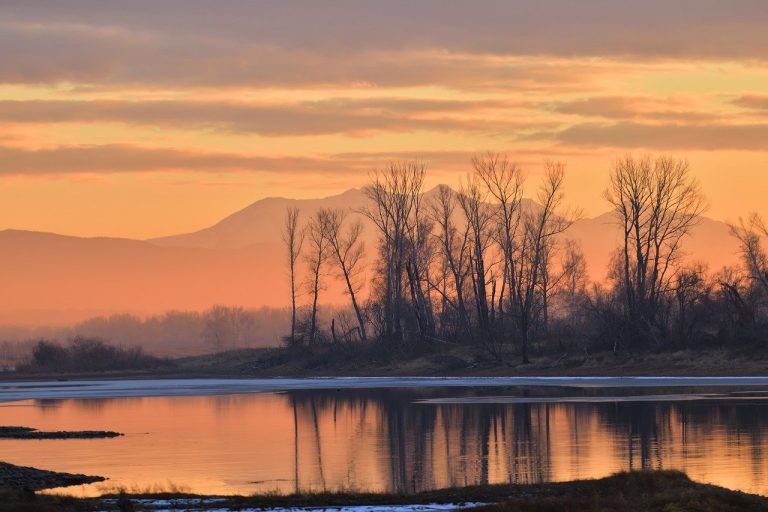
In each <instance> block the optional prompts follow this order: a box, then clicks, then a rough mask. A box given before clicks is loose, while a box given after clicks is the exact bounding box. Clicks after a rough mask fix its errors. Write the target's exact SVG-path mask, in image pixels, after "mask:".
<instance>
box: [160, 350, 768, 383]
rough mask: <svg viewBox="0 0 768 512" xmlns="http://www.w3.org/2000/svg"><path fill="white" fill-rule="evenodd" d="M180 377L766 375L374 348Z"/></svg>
mask: <svg viewBox="0 0 768 512" xmlns="http://www.w3.org/2000/svg"><path fill="white" fill-rule="evenodd" d="M175 366H176V370H178V371H180V372H182V373H187V374H209V375H231V376H241V377H275V376H300V377H308V376H334V375H348V376H371V375H377V376H515V375H521V376H535V375H541V376H558V375H568V376H596V375H611V376H622V375H654V376H699V375H701V376H739V375H766V374H768V354H765V353H763V352H762V351H760V352H755V351H739V350H728V349H712V350H706V351H704V350H697V351H677V352H661V353H639V354H619V355H616V354H613V353H612V352H598V353H591V354H590V353H584V352H571V353H569V352H563V353H561V354H557V355H552V356H546V357H533V358H532V359H531V363H530V364H520V362H519V361H518V359H517V358H516V357H507V358H504V360H502V361H499V360H496V359H494V358H491V357H489V356H488V355H486V354H483V353H482V352H478V351H477V349H474V348H471V347H465V346H456V345H445V346H441V347H437V350H434V351H428V350H424V351H423V352H419V351H408V352H406V351H398V350H386V349H381V348H377V347H360V346H345V347H320V348H315V349H312V350H306V351H300V352H297V351H289V350H287V349H258V350H238V351H231V352H222V353H218V354H212V355H205V356H196V357H190V358H183V359H178V360H176V361H175Z"/></svg>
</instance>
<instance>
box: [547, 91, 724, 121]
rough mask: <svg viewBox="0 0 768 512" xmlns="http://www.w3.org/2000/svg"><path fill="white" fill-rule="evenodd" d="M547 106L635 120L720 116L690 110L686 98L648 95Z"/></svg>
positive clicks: (574, 112) (598, 115) (669, 119)
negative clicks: (678, 98) (677, 98)
mask: <svg viewBox="0 0 768 512" xmlns="http://www.w3.org/2000/svg"><path fill="white" fill-rule="evenodd" d="M549 108H551V110H552V111H554V112H558V113H561V114H573V115H578V116H588V117H602V118H606V119H624V120H636V121H660V122H688V123H693V122H704V121H716V120H720V119H722V117H723V116H721V115H718V114H717V113H715V112H703V111H697V110H693V109H691V105H690V101H689V100H676V99H670V98H664V97H660V98H656V97H649V96H595V97H591V98H584V99H579V100H572V101H559V102H554V103H552V104H550V105H549Z"/></svg>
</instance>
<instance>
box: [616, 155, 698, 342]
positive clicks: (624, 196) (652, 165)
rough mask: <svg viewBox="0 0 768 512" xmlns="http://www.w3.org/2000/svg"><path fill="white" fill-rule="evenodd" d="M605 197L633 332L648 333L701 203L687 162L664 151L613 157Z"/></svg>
mask: <svg viewBox="0 0 768 512" xmlns="http://www.w3.org/2000/svg"><path fill="white" fill-rule="evenodd" d="M605 197H606V199H607V200H608V202H609V203H610V204H611V205H612V206H613V209H614V211H615V212H616V214H617V215H618V222H619V224H620V225H621V227H622V235H623V242H622V247H621V255H622V261H621V278H620V279H621V280H622V284H623V286H622V288H623V292H624V294H625V296H624V309H625V316H626V319H627V321H628V322H629V325H630V329H631V332H633V333H634V336H639V337H641V338H642V337H645V338H646V339H647V338H648V337H651V338H653V337H654V336H655V335H654V329H655V328H658V327H659V325H658V314H659V307H660V303H661V299H662V297H663V295H664V294H665V293H666V292H667V291H668V290H669V289H670V280H671V278H672V276H673V274H674V269H675V264H676V261H677V257H678V256H679V253H680V243H681V240H682V239H683V238H684V237H685V236H686V235H687V234H688V233H689V232H690V229H691V227H692V226H693V225H695V224H696V222H697V219H698V216H699V215H700V214H701V213H702V212H703V210H704V207H705V203H704V199H703V197H702V195H701V192H700V190H699V185H698V182H697V181H696V180H695V179H694V178H693V177H691V175H690V168H689V166H688V162H687V161H685V160H678V159H675V158H670V157H656V158H651V157H644V158H640V159H635V158H632V157H626V158H624V159H622V160H618V161H616V163H615V164H614V166H613V169H612V170H611V174H610V185H609V187H608V190H607V191H606V192H605Z"/></svg>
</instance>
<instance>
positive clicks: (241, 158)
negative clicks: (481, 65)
mask: <svg viewBox="0 0 768 512" xmlns="http://www.w3.org/2000/svg"><path fill="white" fill-rule="evenodd" d="M474 154H475V152H473V151H463V150H447V151H381V152H347V153H335V154H326V155H311V156H302V157H294V156H282V155H249V154H238V153H231V152H201V151H194V150H189V149H178V148H177V149H173V148H153V147H146V146H134V145H121V144H106V145H82V146H59V147H54V148H46V149H37V150H30V149H21V148H16V147H8V146H0V175H3V176H41V175H49V176H50V175H74V174H111V173H150V172H160V171H191V172H204V173H222V172H259V173H274V174H278V175H281V176H282V175H284V176H287V177H294V179H295V176H297V175H302V174H304V175H309V174H314V175H323V176H324V178H323V179H326V180H327V179H328V178H329V177H330V176H347V177H348V175H350V174H359V175H365V174H366V173H367V172H368V171H370V170H371V169H374V168H377V167H380V166H382V165H383V164H384V163H386V162H388V161H392V160H401V159H415V160H421V161H423V162H426V163H427V165H428V166H429V167H430V169H433V170H434V171H436V172H446V171H450V172H456V171H466V170H469V162H470V161H471V158H472V156H473V155H474ZM579 154H582V155H583V154H585V151H583V150H573V149H569V148H554V149H551V150H550V149H547V150H542V149H532V148H528V149H522V150H514V151H511V152H510V157H511V158H512V159H513V160H514V161H516V162H518V163H521V164H533V165H538V164H540V163H541V162H542V161H543V160H544V159H545V158H559V157H566V156H573V155H579Z"/></svg>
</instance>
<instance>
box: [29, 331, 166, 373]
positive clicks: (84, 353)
mask: <svg viewBox="0 0 768 512" xmlns="http://www.w3.org/2000/svg"><path fill="white" fill-rule="evenodd" d="M170 364H171V363H170V362H169V361H168V360H167V359H160V358H158V357H154V356H151V355H149V354H146V353H145V352H144V350H143V349H142V348H141V347H138V346H136V347H130V348H123V347H117V346H113V345H109V344H107V343H106V342H105V341H103V340H100V339H94V338H80V337H78V338H74V339H73V340H71V341H70V342H69V343H68V344H66V345H61V344H59V343H56V342H52V341H39V342H37V344H36V345H35V346H34V348H33V349H32V356H31V357H30V359H29V360H28V361H27V362H26V363H24V364H22V365H20V366H19V367H18V371H21V372H82V371H119V370H143V369H154V368H158V367H161V366H168V365H170Z"/></svg>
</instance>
